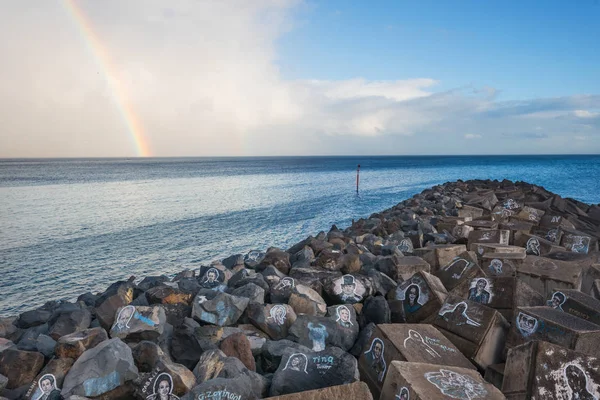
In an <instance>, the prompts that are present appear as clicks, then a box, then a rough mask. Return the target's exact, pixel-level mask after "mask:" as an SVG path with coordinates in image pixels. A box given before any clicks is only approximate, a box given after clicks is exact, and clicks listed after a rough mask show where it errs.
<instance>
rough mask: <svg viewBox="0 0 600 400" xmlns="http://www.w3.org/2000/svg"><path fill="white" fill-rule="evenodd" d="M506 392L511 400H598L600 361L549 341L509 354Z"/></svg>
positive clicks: (506, 371) (504, 389) (599, 395)
mask: <svg viewBox="0 0 600 400" xmlns="http://www.w3.org/2000/svg"><path fill="white" fill-rule="evenodd" d="M504 374H505V375H504V381H503V384H502V392H503V393H504V394H505V395H507V396H509V398H510V399H544V400H546V399H547V400H559V399H588V400H593V399H598V398H599V397H600V390H599V389H600V361H599V360H598V359H597V358H595V357H589V356H586V355H584V354H582V353H579V352H576V351H572V350H569V349H566V348H564V347H561V346H558V345H556V344H552V343H548V342H538V341H536V342H529V343H526V344H524V345H521V346H517V347H514V348H513V349H511V350H510V351H509V353H508V359H507V360H506V367H505V369H504Z"/></svg>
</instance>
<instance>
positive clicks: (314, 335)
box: [307, 322, 329, 351]
mask: <svg viewBox="0 0 600 400" xmlns="http://www.w3.org/2000/svg"><path fill="white" fill-rule="evenodd" d="M307 326H308V338H309V339H310V340H312V343H313V345H312V349H313V351H321V350H325V339H327V337H328V336H329V333H327V328H326V327H325V325H323V324H316V325H315V324H313V323H312V322H309V323H308V325H307Z"/></svg>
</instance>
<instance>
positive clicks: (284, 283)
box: [275, 276, 296, 290]
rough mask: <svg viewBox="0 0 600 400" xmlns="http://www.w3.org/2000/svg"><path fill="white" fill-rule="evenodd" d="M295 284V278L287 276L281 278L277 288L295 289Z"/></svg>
mask: <svg viewBox="0 0 600 400" xmlns="http://www.w3.org/2000/svg"><path fill="white" fill-rule="evenodd" d="M294 286H296V284H295V283H294V278H290V277H288V276H286V277H285V278H281V279H280V280H279V282H278V283H277V285H275V290H284V289H287V288H290V289H293V288H294Z"/></svg>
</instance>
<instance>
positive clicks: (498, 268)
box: [488, 258, 503, 274]
mask: <svg viewBox="0 0 600 400" xmlns="http://www.w3.org/2000/svg"><path fill="white" fill-rule="evenodd" d="M502 266H503V265H502V260H498V259H497V258H494V259H493V260H492V261H490V265H489V266H488V268H489V269H490V271H492V272H493V273H495V274H501V273H502Z"/></svg>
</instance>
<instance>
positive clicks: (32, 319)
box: [16, 310, 52, 329]
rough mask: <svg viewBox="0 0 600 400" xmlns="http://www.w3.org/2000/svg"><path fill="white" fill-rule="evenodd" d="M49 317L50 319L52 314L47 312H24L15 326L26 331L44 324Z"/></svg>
mask: <svg viewBox="0 0 600 400" xmlns="http://www.w3.org/2000/svg"><path fill="white" fill-rule="evenodd" d="M50 317H52V312H50V311H47V310H32V311H25V312H24V313H23V314H21V315H20V316H19V319H18V320H17V323H16V325H17V326H18V327H19V328H21V329H27V328H31V327H34V326H38V325H42V324H45V323H46V322H48V320H49V319H50Z"/></svg>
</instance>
